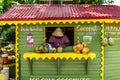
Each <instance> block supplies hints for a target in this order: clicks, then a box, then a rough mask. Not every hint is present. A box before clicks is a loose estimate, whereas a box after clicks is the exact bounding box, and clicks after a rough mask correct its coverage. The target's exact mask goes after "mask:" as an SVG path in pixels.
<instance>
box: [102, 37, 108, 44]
mask: <svg viewBox="0 0 120 80" xmlns="http://www.w3.org/2000/svg"><path fill="white" fill-rule="evenodd" d="M107 45H108V39H107V38H106V37H105V38H104V39H103V41H102V46H107Z"/></svg>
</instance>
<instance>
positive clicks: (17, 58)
mask: <svg viewBox="0 0 120 80" xmlns="http://www.w3.org/2000/svg"><path fill="white" fill-rule="evenodd" d="M18 34H19V32H18V26H16V46H15V47H16V80H18V78H19V54H18V45H19V43H18V39H19V38H18Z"/></svg>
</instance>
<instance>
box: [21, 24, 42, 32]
mask: <svg viewBox="0 0 120 80" xmlns="http://www.w3.org/2000/svg"><path fill="white" fill-rule="evenodd" d="M20 31H28V32H29V31H43V26H41V25H22V26H20Z"/></svg>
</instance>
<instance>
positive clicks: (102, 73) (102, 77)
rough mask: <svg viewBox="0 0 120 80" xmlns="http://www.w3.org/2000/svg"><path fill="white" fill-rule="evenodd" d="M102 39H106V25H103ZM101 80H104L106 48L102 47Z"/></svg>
mask: <svg viewBox="0 0 120 80" xmlns="http://www.w3.org/2000/svg"><path fill="white" fill-rule="evenodd" d="M101 27H102V29H101V33H102V35H101V38H102V39H103V38H104V23H102V24H101ZM101 49H102V51H101V55H102V56H101V80H104V46H101Z"/></svg>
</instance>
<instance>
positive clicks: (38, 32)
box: [0, 4, 120, 80]
mask: <svg viewBox="0 0 120 80" xmlns="http://www.w3.org/2000/svg"><path fill="white" fill-rule="evenodd" d="M119 14H120V7H119V6H116V5H76V4H60V5H50V4H40V5H38V4H34V5H33V4H32V5H28V4H27V5H25V4H24V5H23V4H21V5H16V6H14V7H12V8H11V9H10V10H8V11H7V12H6V13H4V14H3V15H1V17H0V25H6V24H8V25H15V26H16V50H17V53H16V56H17V60H16V62H17V63H16V74H17V76H16V79H17V80H119V79H120V77H119V76H118V75H120V67H119V65H120V64H119V63H120V58H119V56H120V54H119V53H120V49H119V47H120V23H119V20H120V15H119ZM56 27H60V28H62V30H63V31H64V34H66V35H67V36H68V37H69V40H70V44H69V45H68V46H67V47H65V48H63V52H62V53H57V52H56V53H42V54H41V53H36V52H35V51H34V49H35V47H36V46H39V45H40V44H41V43H42V42H43V40H45V41H46V43H48V39H49V38H50V35H51V33H52V31H53V30H54V29H55V28H56ZM28 36H31V38H32V43H31V44H29V40H27V37H28ZM86 36H87V37H91V39H90V38H87V39H86ZM108 36H109V37H111V38H112V39H114V44H113V45H109V44H108V45H106V46H103V45H102V41H103V40H104V39H105V38H106V37H108ZM77 37H79V38H80V41H86V42H87V46H88V47H89V48H90V52H89V53H88V54H82V53H79V54H77V53H75V52H74V51H73V46H74V45H76V44H77Z"/></svg>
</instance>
